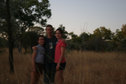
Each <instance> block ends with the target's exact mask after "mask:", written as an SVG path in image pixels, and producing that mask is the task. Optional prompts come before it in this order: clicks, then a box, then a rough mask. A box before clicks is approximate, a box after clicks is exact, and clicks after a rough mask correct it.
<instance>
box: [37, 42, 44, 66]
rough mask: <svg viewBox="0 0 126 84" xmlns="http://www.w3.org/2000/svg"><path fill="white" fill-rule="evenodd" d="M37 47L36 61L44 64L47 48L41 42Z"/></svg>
mask: <svg viewBox="0 0 126 84" xmlns="http://www.w3.org/2000/svg"><path fill="white" fill-rule="evenodd" d="M36 47H37V54H36V57H35V62H36V63H41V64H43V63H44V54H45V49H44V47H43V46H41V45H40V44H38V45H37V46H36Z"/></svg>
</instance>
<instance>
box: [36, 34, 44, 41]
mask: <svg viewBox="0 0 126 84" xmlns="http://www.w3.org/2000/svg"><path fill="white" fill-rule="evenodd" d="M40 37H42V38H44V39H45V37H44V36H43V35H39V36H38V38H37V40H39V38H40Z"/></svg>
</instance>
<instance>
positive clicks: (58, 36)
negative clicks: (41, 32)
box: [55, 30, 62, 39]
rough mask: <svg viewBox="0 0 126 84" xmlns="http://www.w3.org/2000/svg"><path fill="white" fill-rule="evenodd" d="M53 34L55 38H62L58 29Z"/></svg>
mask: <svg viewBox="0 0 126 84" xmlns="http://www.w3.org/2000/svg"><path fill="white" fill-rule="evenodd" d="M55 35H56V38H57V39H61V38H62V34H61V32H60V31H58V30H57V31H56V34H55Z"/></svg>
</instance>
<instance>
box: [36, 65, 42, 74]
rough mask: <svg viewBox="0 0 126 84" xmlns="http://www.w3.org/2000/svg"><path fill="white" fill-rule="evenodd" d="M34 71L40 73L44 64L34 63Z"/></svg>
mask: <svg viewBox="0 0 126 84" xmlns="http://www.w3.org/2000/svg"><path fill="white" fill-rule="evenodd" d="M35 66H36V67H35V68H36V72H37V73H40V74H42V73H43V69H44V64H41V63H35Z"/></svg>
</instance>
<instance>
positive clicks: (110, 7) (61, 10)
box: [47, 0, 126, 35]
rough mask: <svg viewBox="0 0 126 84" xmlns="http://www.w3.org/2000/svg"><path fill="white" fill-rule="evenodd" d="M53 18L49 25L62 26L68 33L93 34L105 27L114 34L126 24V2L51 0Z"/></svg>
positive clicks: (116, 0)
mask: <svg viewBox="0 0 126 84" xmlns="http://www.w3.org/2000/svg"><path fill="white" fill-rule="evenodd" d="M49 1H50V4H51V5H50V9H51V11H52V16H51V18H50V19H49V20H48V22H47V23H48V24H52V25H53V26H54V27H55V28H58V27H59V25H60V24H63V25H64V26H65V27H66V30H67V31H68V32H74V33H75V34H78V35H79V34H80V33H82V32H90V33H92V32H93V31H94V30H95V29H96V28H99V27H100V26H105V27H106V28H110V29H111V30H112V31H113V32H115V30H116V29H120V28H121V26H122V24H126V0H49Z"/></svg>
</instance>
